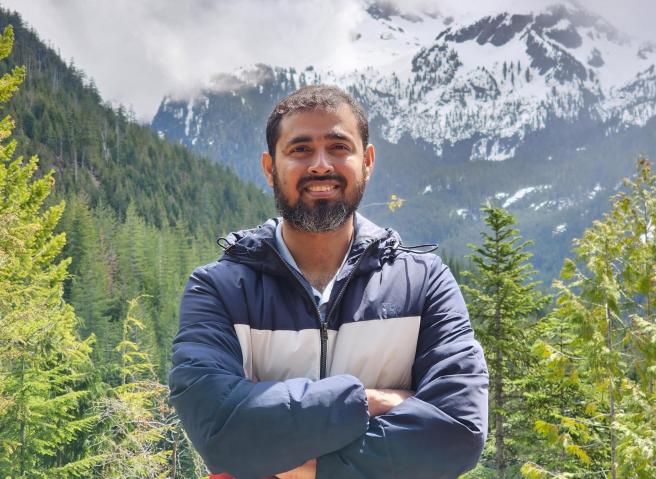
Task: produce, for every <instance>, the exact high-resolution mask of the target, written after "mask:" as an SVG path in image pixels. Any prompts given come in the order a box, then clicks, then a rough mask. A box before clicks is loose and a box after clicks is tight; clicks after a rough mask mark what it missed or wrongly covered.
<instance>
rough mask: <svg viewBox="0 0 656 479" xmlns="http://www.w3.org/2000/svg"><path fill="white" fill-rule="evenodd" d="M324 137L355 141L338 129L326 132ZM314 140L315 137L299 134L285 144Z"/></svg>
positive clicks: (290, 144)
mask: <svg viewBox="0 0 656 479" xmlns="http://www.w3.org/2000/svg"><path fill="white" fill-rule="evenodd" d="M323 138H324V139H326V140H341V141H348V142H351V143H352V142H353V140H352V139H351V137H349V136H348V135H345V134H343V133H339V132H336V131H331V132H329V133H326V134H325V135H324V136H323ZM312 140H313V138H312V137H311V136H310V135H298V136H294V137H292V138H291V139H290V140H289V141H288V142H287V143H286V144H285V146H286V147H288V146H292V145H296V144H298V143H309V142H311V141H312Z"/></svg>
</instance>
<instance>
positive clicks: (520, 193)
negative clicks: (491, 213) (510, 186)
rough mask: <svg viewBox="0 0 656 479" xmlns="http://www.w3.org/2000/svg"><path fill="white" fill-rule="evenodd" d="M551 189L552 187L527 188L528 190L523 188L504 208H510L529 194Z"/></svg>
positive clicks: (504, 204)
mask: <svg viewBox="0 0 656 479" xmlns="http://www.w3.org/2000/svg"><path fill="white" fill-rule="evenodd" d="M549 188H551V185H539V186H527V187H526V188H521V189H520V190H517V191H516V192H515V194H514V195H512V196H511V197H510V198H508V199H507V200H506V201H504V203H503V207H504V208H508V207H509V206H510V205H512V204H513V203H516V202H517V201H519V200H521V199H522V198H524V197H525V196H526V195H528V194H529V193H532V192H534V191H544V190H547V189H549Z"/></svg>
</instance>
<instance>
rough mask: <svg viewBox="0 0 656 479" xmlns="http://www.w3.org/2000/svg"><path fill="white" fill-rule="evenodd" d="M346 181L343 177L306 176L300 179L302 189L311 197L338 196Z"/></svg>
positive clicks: (303, 192)
mask: <svg viewBox="0 0 656 479" xmlns="http://www.w3.org/2000/svg"><path fill="white" fill-rule="evenodd" d="M344 184H345V181H344V180H343V179H342V178H341V177H336V176H326V177H318V176H315V177H306V178H303V179H302V180H301V181H300V185H299V186H300V191H301V192H302V194H304V195H305V196H308V197H309V198H316V199H320V198H332V197H335V196H337V194H338V193H339V191H340V190H341V189H342V187H343V186H344Z"/></svg>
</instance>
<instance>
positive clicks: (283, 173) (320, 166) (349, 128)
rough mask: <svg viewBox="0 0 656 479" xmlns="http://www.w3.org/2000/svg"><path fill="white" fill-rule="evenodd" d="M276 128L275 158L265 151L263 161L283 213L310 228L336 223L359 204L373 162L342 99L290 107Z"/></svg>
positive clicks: (334, 226) (370, 148)
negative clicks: (329, 105)
mask: <svg viewBox="0 0 656 479" xmlns="http://www.w3.org/2000/svg"><path fill="white" fill-rule="evenodd" d="M279 128H280V135H279V138H278V142H277V143H276V155H275V161H274V160H273V158H271V156H270V155H268V153H264V155H263V157H262V166H263V168H264V171H265V174H266V176H267V179H268V181H269V184H270V185H271V186H272V187H273V192H274V196H275V199H276V206H277V207H278V210H279V211H280V213H281V214H282V217H283V218H284V219H285V221H287V222H289V223H290V224H291V225H292V226H294V227H295V228H296V229H300V230H304V231H308V232H313V233H321V232H325V231H332V230H334V229H337V228H339V227H340V226H342V225H343V224H344V223H346V221H347V220H348V219H349V218H350V217H351V215H352V214H353V212H354V211H355V210H356V208H357V207H358V204H359V203H360V200H361V199H362V195H363V194H364V187H365V183H366V181H367V180H368V178H369V176H370V174H371V171H372V168H373V163H374V149H373V146H371V145H369V146H367V148H366V149H363V145H362V139H361V137H360V133H359V130H358V125H357V120H356V118H355V115H353V112H352V111H351V109H350V107H349V106H348V105H346V104H344V105H340V106H339V107H338V108H336V109H335V110H312V111H307V112H300V113H294V114H292V115H289V116H287V117H285V118H283V120H282V121H281V123H280V127H279Z"/></svg>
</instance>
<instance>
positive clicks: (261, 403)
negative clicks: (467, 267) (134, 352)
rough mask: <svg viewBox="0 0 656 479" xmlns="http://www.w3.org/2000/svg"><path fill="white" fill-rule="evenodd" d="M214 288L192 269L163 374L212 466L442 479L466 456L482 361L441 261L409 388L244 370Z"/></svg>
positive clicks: (481, 398) (482, 409)
mask: <svg viewBox="0 0 656 479" xmlns="http://www.w3.org/2000/svg"><path fill="white" fill-rule="evenodd" d="M220 298H221V295H220V294H219V292H218V288H217V286H215V283H214V280H213V279H212V277H211V275H210V274H209V273H208V271H207V270H205V269H204V268H199V269H197V270H196V271H195V272H194V273H193V274H192V276H191V278H190V280H189V283H188V284H187V287H186V289H185V294H184V296H183V300H182V306H181V328H180V331H179V333H178V335H177V337H176V339H175V342H174V355H173V365H174V367H173V369H172V371H171V375H170V384H171V399H172V402H173V404H174V405H175V407H176V409H177V411H178V414H179V416H180V418H181V420H182V422H183V425H184V426H185V429H186V431H187V433H188V435H189V437H190V439H191V440H192V442H193V443H194V446H195V447H196V449H197V450H198V451H199V452H200V454H201V456H203V458H204V460H205V462H206V464H207V466H208V467H209V469H210V470H211V471H212V472H228V473H230V474H232V475H235V476H237V477H239V478H240V479H249V478H253V479H257V478H261V477H264V476H268V475H271V474H275V473H278V474H279V477H280V478H282V479H292V478H294V479H295V478H297V477H298V478H303V479H305V477H314V475H316V477H317V478H319V479H322V478H333V477H339V478H340V479H366V478H370V477H376V478H379V479H391V478H393V477H402V476H407V473H408V471H412V477H414V478H416V479H422V478H426V479H428V478H431V479H435V478H444V479H448V478H454V477H457V476H458V475H459V474H461V473H462V472H464V471H465V470H467V469H469V468H471V467H473V466H474V465H475V464H476V461H477V460H478V457H479V455H480V452H481V450H482V447H483V443H484V442H485V436H486V430H487V384H488V378H487V370H486V367H485V361H484V359H483V356H482V351H481V349H480V346H479V345H478V343H477V342H476V341H475V340H474V338H473V333H472V330H471V326H470V323H469V319H468V317H467V312H466V308H465V306H464V301H463V299H462V295H461V294H460V291H459V289H458V287H457V286H456V285H455V280H454V279H453V277H452V275H451V274H450V272H449V270H448V268H446V267H445V266H442V264H441V262H440V261H439V260H437V262H436V263H434V264H433V265H432V267H431V270H430V279H429V287H428V291H427V299H426V305H425V307H424V310H423V311H422V320H421V325H420V331H419V337H418V343H417V353H416V356H415V361H414V364H413V366H412V385H413V388H414V389H415V394H412V395H411V393H409V392H406V393H405V394H403V393H397V394H401V396H400V397H397V398H396V399H393V398H391V397H389V396H387V398H382V399H381V398H379V397H378V396H377V394H378V393H375V392H372V391H365V389H364V388H363V386H362V383H361V382H360V381H359V380H358V379H357V378H354V377H353V376H349V375H338V376H331V377H328V378H325V379H322V380H320V381H310V380H308V379H303V378H297V379H289V380H286V381H277V382H276V381H263V382H259V383H253V382H251V381H249V380H248V379H246V378H245V377H244V374H243V366H242V358H241V350H240V346H239V342H238V340H237V337H236V334H235V332H234V328H233V326H232V323H231V322H230V320H229V318H230V314H228V312H227V311H226V309H225V305H224V304H223V303H222V301H221V299H220ZM379 399H380V401H379ZM399 399H400V401H399ZM369 402H370V403H371V404H370V405H369V404H368V403H369ZM367 409H370V411H369V414H367V413H368V411H367ZM254 454H256V457H257V460H253V457H254V456H253V455H254ZM313 458H314V459H313ZM308 460H309V462H308ZM301 464H302V465H303V466H301V467H300V468H299V467H298V466H299V465H301ZM281 471H287V472H281ZM306 473H307V474H308V475H307V476H303V475H300V474H306ZM287 474H289V475H287ZM294 474H295V475H294Z"/></svg>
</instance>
